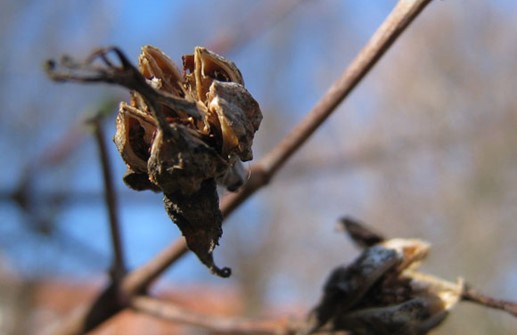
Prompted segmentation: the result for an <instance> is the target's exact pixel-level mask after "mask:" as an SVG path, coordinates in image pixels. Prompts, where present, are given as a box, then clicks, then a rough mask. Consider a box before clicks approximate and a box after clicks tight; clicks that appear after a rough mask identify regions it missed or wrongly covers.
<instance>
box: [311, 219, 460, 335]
mask: <svg viewBox="0 0 517 335" xmlns="http://www.w3.org/2000/svg"><path fill="white" fill-rule="evenodd" d="M364 230H367V228H365V227H362V228H361V231H362V235H364V233H365V231H364ZM356 231H357V230H354V231H353V232H356ZM372 234H374V233H372ZM368 235H371V234H368ZM362 246H365V245H362ZM429 248H430V245H429V243H427V242H425V241H422V240H417V239H400V238H395V239H387V240H382V239H380V242H379V243H376V244H373V245H369V246H367V247H366V248H365V249H364V251H363V252H362V254H361V255H360V256H359V257H358V258H357V259H356V260H355V261H354V262H353V263H352V264H350V265H348V266H343V267H339V268H337V269H336V270H334V271H333V272H332V274H331V275H330V276H329V278H328V280H327V283H326V284H325V287H324V294H323V297H322V299H321V301H320V303H319V304H318V306H317V307H316V308H315V309H314V311H313V312H312V313H311V315H310V317H309V327H308V329H309V330H308V331H307V333H319V332H322V333H327V332H332V331H339V330H345V331H348V332H351V333H353V334H359V335H373V334H385V335H388V334H393V335H394V334H397V335H398V334H403V335H423V334H427V332H429V331H430V330H431V329H433V328H434V327H436V326H437V325H439V324H440V322H441V321H443V320H444V319H445V317H446V316H447V314H448V311H449V310H450V309H452V308H453V307H454V305H456V303H457V302H458V301H459V300H460V298H461V294H462V292H463V290H464V286H463V281H462V280H458V282H456V283H452V282H448V281H445V280H443V279H440V278H437V277H434V276H431V275H428V274H423V273H420V272H418V271H417V267H418V265H419V263H420V262H421V261H422V260H423V259H424V258H425V257H426V255H427V253H428V251H429Z"/></svg>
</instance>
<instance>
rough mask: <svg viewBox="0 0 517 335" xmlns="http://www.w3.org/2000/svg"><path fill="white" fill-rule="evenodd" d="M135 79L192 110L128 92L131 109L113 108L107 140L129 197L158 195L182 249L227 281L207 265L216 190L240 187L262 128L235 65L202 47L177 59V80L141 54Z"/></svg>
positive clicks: (156, 54)
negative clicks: (122, 167) (131, 192)
mask: <svg viewBox="0 0 517 335" xmlns="http://www.w3.org/2000/svg"><path fill="white" fill-rule="evenodd" d="M139 71H140V73H141V74H142V75H143V77H144V78H145V80H146V81H147V84H148V85H147V87H148V88H152V89H154V90H156V91H158V92H159V93H160V94H161V96H165V97H167V96H170V97H173V98H179V99H182V100H184V101H185V102H186V103H190V104H191V105H192V104H193V105H194V106H195V111H196V112H192V109H191V108H189V109H187V108H179V107H178V106H177V104H170V103H168V102H167V100H166V99H165V100H163V99H162V101H155V100H156V99H154V100H153V99H151V98H149V95H148V94H146V92H142V91H138V90H134V91H132V92H131V100H130V102H129V103H125V102H122V103H121V104H120V110H119V113H118V116H117V132H116V134H115V136H114V142H115V144H116V146H117V149H118V150H119V152H120V154H121V156H122V158H123V159H124V161H125V162H126V164H127V168H128V171H127V173H126V175H125V177H124V180H125V182H126V183H127V184H128V185H129V186H130V187H131V188H133V189H136V190H146V189H150V190H154V191H163V192H164V197H165V199H164V200H165V201H164V202H165V207H166V209H167V211H168V213H169V215H170V216H171V218H172V219H173V220H174V221H175V223H176V224H177V225H178V226H179V228H180V229H181V231H182V233H183V235H184V236H185V238H186V240H187V244H188V246H189V248H190V249H191V250H192V251H194V252H195V253H196V254H197V256H198V257H199V258H200V260H201V261H202V262H203V263H204V264H205V265H207V266H208V267H209V268H211V269H212V271H213V272H215V273H216V274H218V275H221V276H228V275H229V274H230V272H229V269H227V268H225V269H219V268H218V267H217V266H216V265H215V264H214V262H213V258H212V252H213V249H214V247H215V245H217V242H218V240H219V238H220V236H221V234H222V230H221V222H222V216H221V213H220V211H219V202H218V197H217V192H216V182H219V183H220V184H223V185H225V186H226V187H227V188H228V189H229V190H235V189H237V188H238V187H239V186H241V185H242V183H243V181H244V179H243V168H242V166H241V161H247V160H251V159H252V158H253V154H252V150H251V146H252V143H253V137H254V134H255V132H256V131H257V129H258V128H259V125H260V122H261V120H262V114H261V111H260V108H259V105H258V103H257V102H256V101H255V99H254V98H253V97H252V96H251V94H250V93H249V92H248V91H247V90H246V88H245V87H244V81H243V79H242V75H241V73H240V71H239V70H238V69H237V67H236V66H235V64H234V63H232V62H230V61H228V60H226V59H224V58H222V57H221V56H218V55H216V54H215V53H213V52H210V51H208V50H207V49H205V48H202V47H197V48H196V49H195V51H194V54H193V55H186V56H184V57H183V73H181V74H180V71H179V70H178V69H177V68H176V66H175V64H174V63H173V61H172V60H171V59H170V58H169V57H167V56H166V55H165V54H164V53H163V52H161V51H160V50H159V49H157V48H155V47H152V46H144V47H143V48H142V53H141V55H140V58H139Z"/></svg>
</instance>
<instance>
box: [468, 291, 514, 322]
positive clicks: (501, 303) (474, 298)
mask: <svg viewBox="0 0 517 335" xmlns="http://www.w3.org/2000/svg"><path fill="white" fill-rule="evenodd" d="M461 299H462V300H463V301H470V302H472V303H475V304H479V305H482V306H485V307H489V308H494V309H498V310H502V311H505V312H508V313H510V314H511V315H512V316H513V317H517V303H516V302H512V301H508V300H502V299H496V298H492V297H489V296H486V295H484V294H481V293H479V292H477V291H475V290H473V289H472V288H470V287H469V286H468V285H466V286H465V289H464V291H463V293H462V296H461Z"/></svg>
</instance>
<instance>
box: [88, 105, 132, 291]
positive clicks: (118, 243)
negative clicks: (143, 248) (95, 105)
mask: <svg viewBox="0 0 517 335" xmlns="http://www.w3.org/2000/svg"><path fill="white" fill-rule="evenodd" d="M102 122H103V118H102V116H101V115H100V114H98V115H97V116H95V117H94V118H92V119H91V120H89V123H90V124H92V126H93V134H94V137H95V140H96V142H97V146H98V148H99V156H100V161H101V166H102V176H103V181H104V190H105V191H104V196H105V202H106V205H107V207H108V217H109V226H110V235H111V244H112V249H113V261H112V265H111V275H112V279H113V280H114V281H116V282H120V280H121V279H122V277H123V276H124V274H125V273H126V262H125V260H124V252H123V248H122V239H121V232H120V220H119V216H118V204H117V195H116V192H115V186H114V185H113V181H114V179H113V173H112V172H111V162H110V158H109V155H108V146H107V144H106V138H105V137H106V136H105V134H104V130H103V127H102Z"/></svg>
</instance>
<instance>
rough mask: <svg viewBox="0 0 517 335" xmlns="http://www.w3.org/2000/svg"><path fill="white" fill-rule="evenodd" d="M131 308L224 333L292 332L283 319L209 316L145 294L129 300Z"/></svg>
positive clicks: (261, 334) (277, 334)
mask: <svg viewBox="0 0 517 335" xmlns="http://www.w3.org/2000/svg"><path fill="white" fill-rule="evenodd" d="M131 308H133V309H134V310H136V311H138V312H142V313H147V314H149V315H152V316H155V317H157V318H160V319H164V320H169V321H173V322H177V323H182V324H187V325H193V326H197V327H201V328H205V329H207V330H210V331H212V332H217V333H224V334H234V335H236V334H241V335H246V334H254V335H288V334H293V330H292V329H290V325H289V324H288V323H287V322H285V321H260V320H250V319H243V318H232V317H224V316H211V315H205V314H199V313H196V312H193V311H191V310H186V309H185V308H182V307H180V306H177V305H174V304H172V303H169V302H165V301H161V300H158V299H155V298H151V297H147V296H137V297H134V298H133V299H132V301H131Z"/></svg>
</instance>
